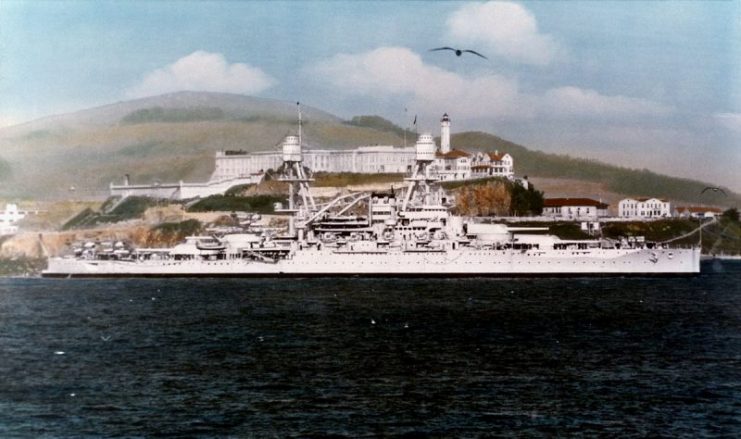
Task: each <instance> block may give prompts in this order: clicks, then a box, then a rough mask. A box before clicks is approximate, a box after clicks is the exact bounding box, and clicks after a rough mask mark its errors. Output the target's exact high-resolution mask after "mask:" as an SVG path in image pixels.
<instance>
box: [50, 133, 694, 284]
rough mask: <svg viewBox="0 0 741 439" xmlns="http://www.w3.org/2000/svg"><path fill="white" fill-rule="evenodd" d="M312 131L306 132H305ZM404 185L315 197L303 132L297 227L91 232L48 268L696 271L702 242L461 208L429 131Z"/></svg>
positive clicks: (293, 190)
mask: <svg viewBox="0 0 741 439" xmlns="http://www.w3.org/2000/svg"><path fill="white" fill-rule="evenodd" d="M299 132H300V131H299ZM415 151H416V161H415V166H414V168H413V170H412V173H411V176H410V177H409V178H407V179H406V180H407V186H406V187H405V189H404V191H403V193H402V194H399V195H401V196H397V193H396V192H395V191H393V189H392V190H391V191H389V192H386V193H354V194H348V195H342V196H340V197H338V198H336V199H334V200H333V201H331V202H329V203H326V204H324V205H320V204H318V203H316V201H315V200H314V199H313V197H312V196H311V191H310V187H309V183H310V182H311V181H312V180H311V178H310V177H309V176H307V175H306V171H305V169H304V166H303V163H302V146H301V140H300V137H296V136H288V137H287V138H286V139H285V141H284V143H283V148H282V152H283V163H284V164H283V170H282V177H281V179H282V180H283V181H286V182H288V183H289V196H288V206H286V207H285V208H283V207H282V206H281V208H280V209H278V211H279V212H284V213H286V214H288V215H290V217H289V227H288V230H287V233H286V234H285V235H282V236H273V235H272V234H270V233H266V232H264V231H262V232H261V231H259V230H250V229H247V230H242V231H238V232H234V233H223V234H214V235H212V236H192V237H188V238H187V239H186V241H185V242H184V243H181V244H178V245H176V246H175V247H173V248H168V249H127V248H125V245H124V244H123V243H115V244H113V243H110V244H107V245H96V244H93V243H88V244H86V245H84V246H81V247H79V248H77V249H76V250H75V254H74V255H71V256H67V257H56V258H50V259H49V265H48V268H47V269H46V270H45V271H43V273H42V275H43V276H46V277H128V276H132V277H136V276H140V277H189V276H207V277H222V276H233V277H277V278H280V277H315V276H387V277H406V276H418V277H455V276H470V277H477V276H503V277H510V276H602V275H606V276H622V275H692V274H697V273H699V271H700V249H699V248H697V247H695V248H669V247H667V246H666V245H662V244H652V243H648V242H645V241H643V240H642V239H630V240H628V239H623V240H619V241H615V240H604V239H594V240H573V241H569V240H561V239H559V238H558V237H555V236H552V235H547V234H540V232H543V231H544V230H547V229H543V228H512V227H508V226H506V225H503V224H478V223H475V222H473V221H471V220H467V219H465V218H462V217H458V216H454V215H452V214H451V212H450V208H451V207H452V205H453V203H452V200H451V198H450V197H449V196H448V195H447V194H446V193H445V192H444V191H443V190H442V188H441V187H440V186H439V184H437V183H438V177H436V176H434V174H433V173H431V172H430V171H431V170H430V164H431V163H432V162H433V161H434V160H435V154H436V152H437V150H436V146H435V144H434V141H433V139H432V136H431V135H429V134H423V135H421V136H420V138H419V140H418V142H417V144H416V147H415Z"/></svg>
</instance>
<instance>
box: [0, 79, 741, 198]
mask: <svg viewBox="0 0 741 439" xmlns="http://www.w3.org/2000/svg"><path fill="white" fill-rule="evenodd" d="M301 108H302V116H303V122H304V125H303V128H304V131H303V134H304V136H303V137H304V139H305V142H306V143H307V144H308V146H309V147H315V148H319V147H321V148H347V147H355V146H360V145H377V144H381V145H402V144H403V142H404V136H405V131H404V129H402V128H400V127H398V126H397V125H395V124H393V123H392V122H390V121H388V120H385V119H383V118H381V117H378V116H369V115H365V116H357V117H354V118H352V119H351V120H349V121H343V120H341V119H340V118H338V117H336V116H333V115H331V114H329V113H326V112H324V111H322V110H319V109H316V108H313V107H311V106H304V105H302V107H301ZM296 120H297V108H296V104H295V102H285V101H278V100H274V99H261V98H254V97H248V96H242V95H234V94H227V93H208V92H179V93H171V94H167V95H162V96H156V97H150V98H144V99H137V100H132V101H126V102H119V103H115V104H111V105H106V106H102V107H97V108H92V109H89V110H84V111H80V112H76V113H70V114H64V115H60V116H53V117H47V118H44V119H40V120H37V121H34V122H30V123H26V124H23V125H18V126H14V127H6V128H2V129H0V152H2V157H0V181H2V183H3V184H1V185H0V197H18V196H26V197H33V198H65V197H73V198H86V197H90V196H97V197H105V196H107V193H108V185H109V183H111V182H112V181H121V180H122V179H123V176H124V175H125V174H129V175H130V177H131V181H132V183H152V182H154V181H163V182H166V181H173V182H176V181H179V180H183V181H204V180H206V179H208V177H209V176H210V175H211V173H212V171H213V163H214V161H213V156H214V153H215V152H216V151H218V150H228V149H233V150H244V151H264V150H273V149H277V148H278V145H279V143H280V141H281V140H282V138H283V137H284V136H285V135H287V134H291V133H295V132H296V130H297V124H296ZM406 138H407V142H408V144H412V143H413V141H414V134H413V133H412V132H410V131H406ZM452 143H453V145H454V146H456V147H457V148H461V149H466V150H485V151H493V150H500V151H507V152H509V153H511V154H512V156H513V157H514V158H515V169H516V172H517V174H518V175H520V176H521V175H528V176H530V177H548V178H559V179H563V178H568V179H572V180H576V181H588V182H599V183H600V184H602V185H604V186H606V187H607V189H609V190H611V191H613V192H615V193H619V194H624V195H626V196H642V195H643V196H658V197H666V198H669V199H672V200H675V201H681V202H687V203H697V204H710V205H721V206H732V205H734V204H739V201H741V198H740V197H739V196H738V195H737V194H732V193H730V191H726V192H727V193H728V194H729V196H728V197H724V196H723V195H721V194H718V193H706V194H705V195H703V196H702V197H701V196H700V195H699V194H700V192H701V191H702V189H703V188H704V187H705V186H707V185H713V186H715V184H712V182H709V184H708V183H702V182H698V181H693V180H685V179H681V178H675V177H667V176H663V175H660V174H656V173H653V172H651V171H648V170H636V169H628V168H621V167H616V166H611V165H607V164H604V163H600V162H597V161H593V160H587V159H580V158H574V157H569V156H565V155H555V154H546V153H544V152H540V151H535V150H532V149H528V148H526V147H524V146H522V145H518V144H515V143H512V142H509V141H507V140H504V139H502V138H499V137H497V136H495V135H492V134H488V133H482V132H466V133H458V134H455V135H453V136H452ZM11 171H12V172H11ZM546 196H548V194H546Z"/></svg>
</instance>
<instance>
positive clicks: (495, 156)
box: [488, 152, 506, 162]
mask: <svg viewBox="0 0 741 439" xmlns="http://www.w3.org/2000/svg"><path fill="white" fill-rule="evenodd" d="M505 154H506V152H503V153H501V154H497V153H493V152H490V153H488V155H489V160H494V161H497V162H498V161H500V160H502V159H503V158H504V155H505Z"/></svg>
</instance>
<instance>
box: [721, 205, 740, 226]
mask: <svg viewBox="0 0 741 439" xmlns="http://www.w3.org/2000/svg"><path fill="white" fill-rule="evenodd" d="M721 216H722V217H723V218H725V219H727V220H729V221H733V222H734V223H737V222H738V209H736V208H735V207H732V208H730V209H727V210H726V211H725V212H723V215H721Z"/></svg>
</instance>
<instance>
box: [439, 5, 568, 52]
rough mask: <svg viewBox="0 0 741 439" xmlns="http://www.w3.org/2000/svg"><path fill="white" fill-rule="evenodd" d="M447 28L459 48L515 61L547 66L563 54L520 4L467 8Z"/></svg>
mask: <svg viewBox="0 0 741 439" xmlns="http://www.w3.org/2000/svg"><path fill="white" fill-rule="evenodd" d="M447 26H448V37H449V38H450V39H451V41H453V42H454V43H455V44H465V45H471V46H472V47H467V48H475V50H479V51H483V52H487V53H489V52H491V53H493V54H495V55H498V56H501V57H503V58H507V59H509V60H511V61H516V62H522V63H526V64H533V65H546V64H549V63H550V62H551V61H553V60H554V58H555V57H556V55H557V54H558V53H559V52H560V51H562V49H561V48H560V47H559V46H558V44H556V42H555V41H554V39H553V37H551V36H550V35H546V34H542V33H540V32H539V31H538V23H537V21H536V20H535V16H533V14H532V13H530V12H529V11H528V10H527V9H525V8H524V7H523V6H521V5H519V4H517V3H509V2H488V3H471V4H467V5H464V6H462V7H461V8H460V9H458V10H457V11H455V12H454V13H453V15H452V16H450V18H449V19H448V21H447Z"/></svg>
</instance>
